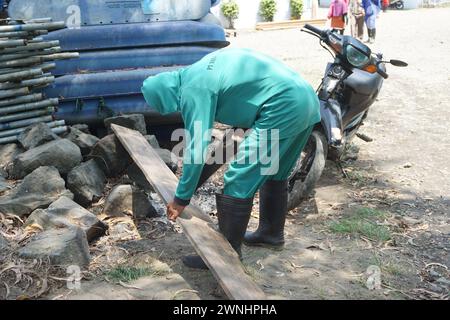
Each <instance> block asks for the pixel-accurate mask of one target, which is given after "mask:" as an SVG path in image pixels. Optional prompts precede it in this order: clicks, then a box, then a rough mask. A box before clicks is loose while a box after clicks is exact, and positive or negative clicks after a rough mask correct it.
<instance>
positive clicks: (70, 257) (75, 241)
mask: <svg viewBox="0 0 450 320" xmlns="http://www.w3.org/2000/svg"><path fill="white" fill-rule="evenodd" d="M19 256H20V257H22V258H25V259H46V258H49V260H50V262H51V264H53V265H58V266H79V267H85V266H87V265H88V264H89V262H90V259H91V257H90V253H89V245H88V241H87V238H86V233H85V232H84V231H83V230H82V229H81V228H78V227H71V228H62V229H51V230H48V231H44V232H41V233H39V234H37V235H36V236H35V237H34V238H33V239H32V240H31V242H29V243H28V244H27V245H25V246H24V247H23V248H21V249H20V250H19Z"/></svg>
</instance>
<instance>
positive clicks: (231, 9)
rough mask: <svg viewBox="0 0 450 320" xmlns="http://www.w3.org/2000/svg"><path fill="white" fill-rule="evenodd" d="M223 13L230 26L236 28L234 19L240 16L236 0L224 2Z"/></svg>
mask: <svg viewBox="0 0 450 320" xmlns="http://www.w3.org/2000/svg"><path fill="white" fill-rule="evenodd" d="M221 9H222V13H223V15H224V17H225V18H227V19H228V21H229V22H230V28H232V29H233V28H234V20H235V19H237V18H238V17H239V6H238V4H237V3H236V2H235V1H234V0H228V1H227V2H224V3H223V4H222V7H221Z"/></svg>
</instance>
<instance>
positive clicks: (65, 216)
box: [25, 197, 108, 242]
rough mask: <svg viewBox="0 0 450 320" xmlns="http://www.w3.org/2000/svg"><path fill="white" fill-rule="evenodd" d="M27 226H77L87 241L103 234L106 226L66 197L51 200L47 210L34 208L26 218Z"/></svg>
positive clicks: (45, 228) (47, 228) (44, 227)
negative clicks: (84, 233)
mask: <svg viewBox="0 0 450 320" xmlns="http://www.w3.org/2000/svg"><path fill="white" fill-rule="evenodd" d="M25 224H26V225H27V226H30V225H33V226H38V227H40V228H41V229H42V230H44V231H46V230H49V229H55V228H64V227H65V228H70V227H79V228H81V229H82V230H83V231H84V232H86V237H87V240H88V242H91V241H93V240H95V239H97V238H99V237H101V236H103V235H104V234H105V232H106V230H107V229H108V226H107V225H106V224H105V223H103V222H102V221H100V220H99V219H98V218H97V217H96V216H95V215H94V214H92V213H91V212H89V211H87V210H86V209H85V208H83V207H81V206H80V205H78V204H77V203H75V202H73V201H72V200H71V199H69V198H67V197H61V198H59V199H58V200H56V201H55V202H53V203H52V204H51V205H50V206H49V207H48V209H47V210H42V209H38V210H35V211H34V212H33V213H32V214H31V215H30V216H29V217H28V219H27V221H26V223H25Z"/></svg>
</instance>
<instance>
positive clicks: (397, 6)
mask: <svg viewBox="0 0 450 320" xmlns="http://www.w3.org/2000/svg"><path fill="white" fill-rule="evenodd" d="M404 7H405V4H404V3H403V1H398V2H396V3H395V9H397V10H403V8H404Z"/></svg>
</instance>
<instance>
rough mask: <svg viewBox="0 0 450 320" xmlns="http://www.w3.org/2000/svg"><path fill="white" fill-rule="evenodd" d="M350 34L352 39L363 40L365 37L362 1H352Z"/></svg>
mask: <svg viewBox="0 0 450 320" xmlns="http://www.w3.org/2000/svg"><path fill="white" fill-rule="evenodd" d="M348 11H349V12H350V32H351V35H352V37H355V38H358V39H359V40H362V39H363V36H364V9H363V7H362V3H361V0H350V3H349V8H348Z"/></svg>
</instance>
